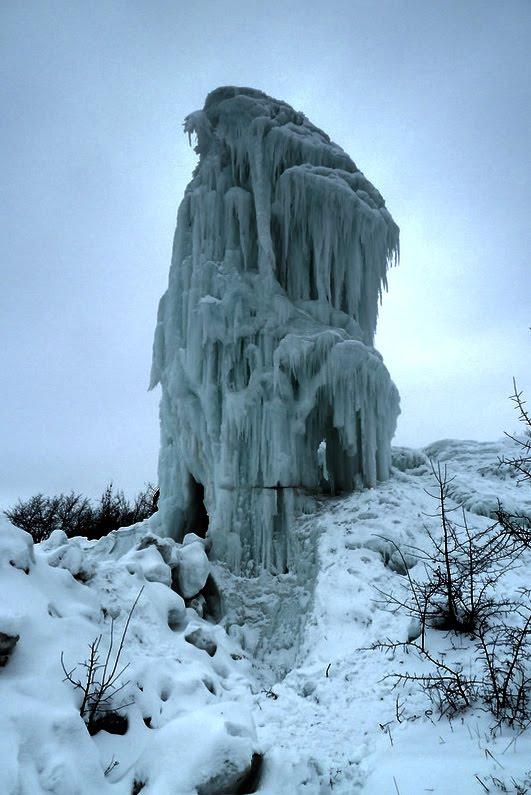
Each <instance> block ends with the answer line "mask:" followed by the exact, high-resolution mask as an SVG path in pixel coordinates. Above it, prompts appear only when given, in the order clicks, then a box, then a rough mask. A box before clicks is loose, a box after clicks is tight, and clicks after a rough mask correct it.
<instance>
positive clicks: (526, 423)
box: [500, 379, 531, 483]
mask: <svg viewBox="0 0 531 795" xmlns="http://www.w3.org/2000/svg"><path fill="white" fill-rule="evenodd" d="M510 400H512V402H513V403H514V407H515V409H516V411H517V412H518V420H519V421H520V422H521V423H522V425H523V433H522V435H521V436H516V435H514V434H511V433H507V431H506V432H505V435H506V436H507V437H508V438H509V439H512V440H513V442H514V443H515V444H516V446H517V450H518V454H517V455H515V456H513V457H512V458H506V457H503V458H501V459H500V463H501V464H505V465H506V466H509V467H511V469H513V470H514V472H516V474H517V475H518V478H519V482H520V483H522V482H524V481H529V480H531V414H529V411H528V409H527V403H526V400H525V398H524V395H523V392H522V391H520V390H519V389H518V387H517V384H516V381H515V380H514V379H513V393H512V395H511V396H510Z"/></svg>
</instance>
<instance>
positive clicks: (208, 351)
mask: <svg viewBox="0 0 531 795" xmlns="http://www.w3.org/2000/svg"><path fill="white" fill-rule="evenodd" d="M186 130H187V131H188V133H189V134H190V135H192V134H195V135H196V137H197V147H196V151H197V152H198V154H199V156H200V159H199V164H198V166H197V168H196V170H195V172H194V176H193V179H192V181H191V182H190V184H189V185H188V187H187V189H186V192H185V195H184V198H183V201H182V203H181V206H180V208H179V212H178V218H177V230H176V235H175V242H174V250H173V258H172V266H171V271H170V277H169V286H168V290H167V292H166V293H165V295H164V296H163V297H162V299H161V302H160V307H159V314H158V321H157V328H156V332H155V341H154V352H153V368H152V379H151V384H152V386H154V385H156V384H157V383H158V382H160V383H161V385H162V401H161V453H160V459H159V481H160V488H161V501H160V510H161V515H162V520H163V527H164V531H165V532H166V533H168V534H169V535H172V536H174V537H176V538H180V537H181V536H182V534H183V533H184V532H186V530H187V529H189V528H190V527H191V523H193V516H192V515H193V511H194V508H193V506H194V503H195V502H197V500H198V497H199V499H201V498H202V497H203V496H204V502H205V506H206V510H207V511H208V515H209V517H210V527H209V536H210V537H211V538H212V540H213V545H214V554H215V555H216V556H217V557H218V558H220V559H221V560H224V561H226V562H227V563H228V564H229V565H230V566H231V568H232V569H233V570H234V571H236V572H238V571H248V570H249V567H251V568H252V569H254V571H255V573H256V572H258V571H260V570H261V569H264V568H265V569H268V570H270V571H273V572H283V571H285V570H287V569H290V568H291V567H292V566H293V565H294V561H295V559H296V549H295V548H294V546H293V544H294V541H293V539H292V538H291V537H290V534H289V531H288V528H289V526H290V524H291V521H292V518H293V516H294V515H295V514H296V513H297V512H300V511H301V510H304V509H305V507H306V506H307V502H308V500H307V496H306V495H307V494H308V493H310V494H313V493H315V492H319V491H325V492H326V491H328V492H332V493H334V491H335V490H344V489H347V490H351V489H353V488H358V487H360V486H363V485H365V486H373V485H375V483H376V482H377V481H378V480H385V478H386V477H388V475H389V471H390V440H391V437H392V435H393V433H394V429H395V424H396V417H397V414H398V393H397V391H396V388H395V386H394V384H393V383H392V382H391V380H390V378H389V374H388V372H387V370H386V368H385V366H384V364H383V362H382V359H381V356H380V355H379V354H378V353H377V351H375V350H374V348H373V347H372V342H373V337H374V331H375V327H376V318H377V311H378V302H379V298H380V297H381V294H382V290H383V289H385V286H386V270H387V267H388V266H389V265H390V264H391V263H392V262H394V261H396V258H397V255H398V227H397V226H396V224H395V223H394V222H393V220H392V218H391V216H390V215H389V213H388V211H387V210H386V208H385V204H384V201H383V199H382V197H381V196H380V194H379V193H378V191H377V190H376V189H375V188H374V187H373V186H372V185H371V184H370V183H369V182H368V180H367V179H366V178H365V177H364V176H363V174H362V173H361V172H360V171H359V170H358V169H357V167H356V166H355V164H354V163H353V161H352V160H351V159H350V158H349V157H348V155H347V154H346V153H345V152H343V150H342V149H340V147H338V146H337V145H336V144H333V143H331V142H330V140H329V138H328V136H327V135H326V134H325V133H323V132H322V131H321V130H318V129H317V128H316V127H315V126H314V125H312V124H311V123H310V122H309V121H308V120H307V119H306V118H305V117H304V116H303V115H302V114H301V113H297V112H296V111H294V110H293V109H292V108H290V107H289V106H288V105H286V104H285V103H283V102H279V101H277V100H274V99H272V98H270V97H267V96H266V95H265V94H263V93H262V92H259V91H255V90H253V89H247V88H245V89H244V88H234V87H228V88H221V89H218V90H217V91H214V92H212V93H211V94H210V95H209V96H208V97H207V100H206V103H205V107H204V108H203V110H201V111H197V112H196V113H193V114H191V115H190V116H189V117H188V119H187V120H186ZM321 444H323V447H322V449H323V450H324V451H325V454H324V455H325V463H326V466H325V467H323V466H322V462H321V461H320V458H319V455H318V450H319V447H320V445H321Z"/></svg>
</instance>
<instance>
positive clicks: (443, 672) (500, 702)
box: [372, 592, 531, 729]
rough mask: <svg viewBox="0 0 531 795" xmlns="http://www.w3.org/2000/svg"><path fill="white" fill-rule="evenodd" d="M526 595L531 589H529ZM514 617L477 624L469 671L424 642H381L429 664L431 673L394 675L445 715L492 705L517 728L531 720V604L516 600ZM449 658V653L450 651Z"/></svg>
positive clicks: (384, 647)
mask: <svg viewBox="0 0 531 795" xmlns="http://www.w3.org/2000/svg"><path fill="white" fill-rule="evenodd" d="M525 597H526V600H527V601H528V599H529V593H528V592H526V593H525ZM513 621H514V623H512V624H509V623H508V622H507V621H502V622H499V623H497V624H495V625H490V624H488V623H487V622H481V623H480V624H479V625H478V626H477V628H476V635H475V640H474V644H473V647H472V651H473V657H474V659H473V664H471V666H470V670H469V671H466V672H465V670H464V668H463V665H462V664H460V663H453V662H451V661H449V660H447V659H443V655H437V654H434V653H432V652H430V651H428V650H427V649H426V646H425V645H424V646H420V645H418V643H410V644H404V643H393V642H391V641H388V642H385V643H377V644H375V645H374V646H373V647H372V648H373V649H378V650H384V651H390V650H393V651H394V650H398V649H401V650H405V651H407V652H408V653H409V652H414V653H415V654H416V655H417V656H418V657H419V658H420V659H421V660H423V661H425V662H427V663H428V664H429V668H430V670H429V672H428V673H425V674H424V673H421V674H419V673H410V672H405V673H400V674H390V675H389V678H391V679H393V680H394V681H395V683H396V684H397V685H398V684H408V683H416V684H418V685H420V687H422V689H423V690H424V691H425V692H426V693H427V695H428V696H429V698H430V700H431V701H432V702H433V704H434V705H435V706H436V708H437V710H438V712H439V713H440V714H441V715H446V716H448V717H454V716H455V715H457V714H459V713H461V712H463V711H464V710H466V709H468V708H469V707H471V706H476V707H479V708H483V709H486V710H488V711H489V712H490V713H491V714H492V715H493V716H494V718H495V719H496V723H497V725H498V724H501V723H504V724H507V725H509V726H515V727H517V728H521V729H523V728H526V727H527V726H529V725H530V724H531V609H530V608H529V607H528V606H527V605H526V604H524V603H515V604H514V605H513ZM444 658H446V655H444Z"/></svg>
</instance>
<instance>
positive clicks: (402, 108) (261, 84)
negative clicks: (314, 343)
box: [0, 0, 531, 504]
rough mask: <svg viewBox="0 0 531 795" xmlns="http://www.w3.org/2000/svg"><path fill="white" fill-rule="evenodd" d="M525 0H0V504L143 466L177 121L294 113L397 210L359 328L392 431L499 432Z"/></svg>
mask: <svg viewBox="0 0 531 795" xmlns="http://www.w3.org/2000/svg"><path fill="white" fill-rule="evenodd" d="M530 40H531V2H530V0H505V1H504V2H501V1H498V0H444V1H443V0H441V1H440V2H438V1H437V0H434V1H433V2H432V0H401V1H399V0H397V1H396V2H391V0H372V1H369V0H367V1H366V2H361V1H360V0H350V1H349V2H342V0H328V2H326V3H323V2H314V0H304V2H303V0H298V1H296V2H289V0H284V1H283V2H279V1H278V0H268V2H253V0H239V2H235V1H234V0H227V1H226V2H224V1H223V0H217V1H216V2H213V1H212V0H206V1H204V2H201V0H199V1H198V2H190V0H186V2H181V1H180V0H97V1H96V2H94V1H93V0H90V2H89V0H86V1H85V2H80V1H79V0H64V2H59V1H57V2H48V1H47V0H34V2H25V0H3V2H1V4H0V59H1V75H2V80H1V97H0V101H1V107H2V111H3V114H2V115H3V122H2V125H1V129H0V152H1V157H2V176H3V179H2V182H3V185H2V200H3V208H2V213H1V218H0V246H1V254H0V267H1V275H2V280H1V289H0V334H1V350H0V382H1V383H0V435H1V440H0V504H1V503H4V504H5V503H6V502H9V501H11V500H12V499H14V498H16V497H17V496H18V495H29V494H31V493H35V492H37V491H44V492H53V491H59V490H70V489H79V490H82V491H85V492H87V493H89V494H96V493H98V492H99V491H100V490H101V489H102V487H103V485H104V484H105V483H106V482H107V481H108V480H109V479H111V478H112V479H113V480H114V481H115V483H116V484H117V485H120V486H122V487H124V488H125V489H126V491H128V492H133V491H135V490H137V489H139V488H141V487H142V485H143V483H144V482H145V481H147V480H154V479H155V477H156V458H157V451H158V400H159V395H158V391H157V392H156V393H151V394H148V393H147V392H146V387H147V382H148V375H149V367H150V357H151V342H152V333H153V329H154V324H155V316H156V309H157V303H158V299H159V297H160V295H161V294H162V292H163V291H164V289H165V286H166V282H167V274H168V268H169V260H170V252H171V243H172V236H173V230H174V223H175V216H176V210H177V206H178V202H179V201H180V197H181V195H182V192H183V190H184V187H185V185H186V183H187V181H188V180H189V177H190V173H191V170H192V168H193V166H194V163H195V155H194V153H193V151H192V150H191V149H190V148H189V147H188V142H187V139H186V137H185V136H184V135H183V134H182V127H181V124H182V120H183V118H184V116H185V115H186V114H187V113H189V112H190V111H193V110H195V109H197V108H199V107H201V106H202V104H203V101H204V98H205V95H206V94H207V93H208V92H209V91H210V90H212V89H214V88H216V87H217V86H220V85H226V84H236V85H248V86H253V87H256V88H260V89H262V90H264V91H266V92H267V93H269V94H271V95H273V96H276V97H278V98H280V99H284V100H286V101H287V102H289V103H290V104H292V105H293V106H294V107H295V108H297V109H298V110H302V111H303V112H304V113H305V114H306V115H307V116H308V117H309V118H310V119H311V120H312V121H313V122H314V123H315V124H317V125H318V126H320V127H322V128H323V129H325V130H326V131H327V132H328V133H329V135H330V136H331V137H332V138H333V139H334V140H335V141H336V142H337V143H339V144H340V145H341V146H342V147H343V148H344V149H346V151H347V152H348V153H349V154H350V155H351V156H352V157H353V158H354V160H355V161H356V163H357V164H358V166H359V167H360V168H361V169H362V170H363V171H364V172H365V173H366V175H367V176H368V177H369V179H370V180H371V181H372V182H374V184H375V185H376V186H377V187H378V189H379V190H380V191H381V192H382V194H383V195H384V197H385V199H386V201H387V205H388V207H389V209H390V211H391V213H392V214H393V216H394V218H395V220H396V221H397V222H398V224H399V225H400V228H401V265H400V267H399V268H398V269H396V270H395V271H394V272H393V273H392V274H391V277H390V292H389V294H388V295H387V296H386V297H385V299H384V303H383V306H382V309H381V315H380V318H381V319H380V327H379V332H378V335H377V346H378V347H379V349H380V351H381V352H382V353H383V355H384V358H385V361H386V363H387V365H388V367H389V369H390V371H391V374H392V376H393V378H394V380H395V381H396V383H397V385H398V388H399V390H400V392H401V395H402V416H401V418H400V420H399V427H398V432H397V436H396V442H397V443H400V444H409V445H413V446H420V445H423V444H427V443H429V442H430V441H434V440H435V439H438V438H442V437H449V436H455V437H467V438H476V439H491V438H497V437H499V436H500V435H501V434H502V431H503V429H504V428H508V427H511V426H512V424H513V416H512V412H511V408H510V405H509V403H508V401H507V399H506V398H507V395H508V394H509V392H510V388H511V378H512V376H513V375H517V376H519V379H520V382H521V384H522V386H526V387H529V386H530V385H531V375H530V368H529V360H530V356H529V354H530V351H531V334H530V333H529V331H528V327H529V325H530V323H531V311H530V309H531V289H530V283H531V280H530V276H529V273H530V269H529V252H530V250H531V246H530V243H531V241H530V232H529V225H530V224H529V222H530V218H531V194H530V161H531V157H530V152H531V130H530V120H531V89H530V86H531V67H530V63H531V62H530V58H529V47H530Z"/></svg>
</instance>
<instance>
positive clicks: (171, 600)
mask: <svg viewBox="0 0 531 795" xmlns="http://www.w3.org/2000/svg"><path fill="white" fill-rule="evenodd" d="M504 444H506V443H502V442H500V443H497V444H491V445H489V444H480V443H474V442H456V441H444V442H438V443H437V444H435V445H431V446H430V447H429V448H427V449H426V450H425V451H411V450H405V449H395V451H394V463H395V468H394V469H393V473H392V477H391V479H390V480H389V481H388V482H386V483H384V484H380V485H379V486H378V487H377V488H374V489H369V490H366V491H363V492H357V493H354V494H351V495H346V496H343V497H341V498H335V499H332V498H329V499H322V500H321V501H320V504H319V505H318V506H317V508H316V510H315V511H314V513H312V514H310V515H307V516H304V517H301V519H300V520H299V521H298V522H297V524H296V526H295V527H294V528H292V529H293V532H294V533H295V535H296V539H297V544H298V548H299V551H300V554H299V556H298V560H297V564H296V566H295V567H294V569H293V570H292V571H291V572H290V573H289V574H278V575H274V574H271V573H269V572H263V573H262V574H261V575H260V576H259V577H252V578H247V577H243V576H236V575H235V574H234V573H232V572H231V571H230V570H229V568H228V567H226V566H224V565H222V564H220V563H219V562H218V563H208V562H206V559H205V556H204V554H203V542H201V541H199V540H197V538H194V537H189V538H187V539H186V544H185V545H184V546H183V545H180V544H176V543H175V542H173V541H171V540H168V539H164V540H161V539H158V540H157V539H156V538H155V537H154V536H152V535H150V534H149V533H150V531H152V530H153V531H156V529H157V526H156V522H157V520H156V518H153V519H152V520H149V521H148V522H147V523H144V524H143V525H138V526H135V527H133V528H128V529H125V530H121V531H118V532H116V533H113V534H111V535H109V536H108V537H106V538H105V539H103V540H102V541H100V542H96V543H88V542H85V541H82V540H74V541H70V542H66V541H65V539H64V537H61V536H57V535H55V536H54V537H53V538H51V539H50V541H49V542H46V543H45V544H42V545H39V546H37V547H32V545H31V544H29V543H28V538H27V536H25V535H24V534H23V533H22V532H20V531H18V530H14V529H13V528H11V527H10V526H7V525H3V526H2V528H1V530H0V633H4V635H9V636H10V637H14V636H16V635H19V640H18V642H17V643H16V645H15V647H14V649H13V650H12V651H11V653H10V654H9V655H8V659H7V662H6V665H5V666H4V667H1V668H0V737H1V738H2V743H1V745H0V792H1V793H6V795H33V793H35V794H36V795H40V793H57V794H58V795H66V794H67V793H68V795H74V793H79V795H85V793H86V795H96V793H107V792H108V793H113V792H114V793H116V794H117V795H131V793H138V792H142V793H145V795H217V794H218V793H219V795H221V793H234V795H235V794H236V793H238V792H253V791H256V792H259V793H262V795H279V793H283V795H297V793H302V795H304V794H305V793H306V794H307V795H318V794H319V795H324V794H325V793H332V795H337V793H339V795H355V793H364V794H365V795H387V793H389V795H391V794H392V793H395V795H396V793H400V795H420V793H425V792H434V793H438V795H450V794H451V795H455V793H478V794H479V793H482V792H485V786H487V787H489V788H490V789H489V791H491V792H498V791H500V792H503V791H507V792H514V793H516V792H517V790H516V788H515V786H514V785H512V784H511V777H514V779H515V780H517V781H520V782H523V781H524V780H525V774H526V771H528V770H529V769H531V736H530V735H529V733H528V732H527V733H526V732H524V733H523V734H521V735H520V736H518V732H517V731H512V730H509V729H507V728H503V729H501V730H498V731H495V732H494V733H493V732H492V731H491V728H492V725H493V722H494V721H493V720H492V718H491V717H490V716H489V715H488V714H486V713H484V712H482V711H480V710H479V709H472V710H470V711H468V712H466V713H464V714H463V715H462V716H459V717H458V718H455V719H453V720H452V721H449V720H447V719H439V718H438V716H437V714H436V712H435V711H434V709H433V706H432V705H431V704H430V703H429V702H428V701H427V699H426V696H425V695H424V694H423V693H422V692H421V691H420V690H419V689H417V688H416V687H408V688H405V689H399V690H393V687H392V682H391V681H390V680H386V679H385V677H386V675H388V674H393V673H396V672H397V670H398V671H402V670H405V669H406V668H411V669H412V670H420V668H419V667H418V666H420V665H421V663H419V662H418V661H417V660H415V658H414V656H413V655H405V654H404V655H400V654H398V653H396V654H395V655H394V656H393V655H386V654H385V653H382V652H379V651H374V650H372V649H370V646H371V645H372V644H373V643H374V642H376V641H380V640H384V639H386V638H390V639H392V640H406V639H407V637H408V632H409V618H408V617H407V616H406V615H404V614H403V613H401V612H400V611H399V612H396V613H391V612H389V611H388V610H385V609H384V606H383V605H382V603H381V597H380V593H379V592H380V591H386V592H388V591H393V590H395V589H400V588H402V587H403V583H404V579H405V578H404V576H403V571H402V569H401V560H400V557H399V556H398V555H397V554H396V550H395V547H394V546H393V543H391V542H394V543H395V544H396V545H398V546H399V547H400V549H401V550H403V551H404V554H407V548H408V545H414V546H419V545H420V546H422V545H423V544H424V543H425V542H426V538H427V535H426V527H427V528H428V529H430V530H432V531H433V532H436V531H437V520H436V519H434V518H433V517H430V516H429V514H433V513H434V503H433V500H432V498H431V497H429V495H428V494H426V491H425V490H426V489H431V486H432V476H431V474H430V468H429V466H428V461H427V458H426V455H427V454H428V453H429V455H430V456H433V457H435V456H437V457H438V458H439V460H443V461H444V462H446V463H447V465H448V467H449V471H450V474H452V475H455V480H454V481H453V483H452V488H453V489H454V493H455V495H456V496H457V497H459V498H460V499H463V500H464V501H465V503H466V505H467V519H468V522H469V524H470V526H471V527H472V526H473V527H484V526H486V525H487V524H488V523H489V521H490V519H489V518H488V515H489V514H490V513H491V512H492V510H493V509H494V508H495V507H496V504H497V498H498V497H499V498H500V499H501V500H502V501H503V502H504V503H505V504H506V505H508V506H511V507H512V508H513V509H514V508H518V509H519V510H520V511H521V512H524V513H528V514H529V513H531V493H530V491H531V490H530V489H529V488H526V487H525V486H524V485H522V486H518V485H517V483H516V480H515V479H513V478H510V477H508V476H507V474H506V471H504V470H503V469H500V468H499V467H498V465H497V457H498V455H500V454H501V453H502V452H503V450H504ZM187 550H188V551H187ZM412 562H413V560H412ZM530 566H531V561H530V560H529V558H528V557H527V558H526V557H523V558H521V559H520V566H519V568H516V569H515V570H514V571H512V572H510V573H509V574H508V575H507V576H506V577H505V578H504V580H503V582H502V583H500V586H499V587H500V588H501V589H503V592H504V594H510V593H514V592H515V591H516V590H517V589H518V588H519V587H520V586H522V585H528V581H529V570H530ZM414 571H415V569H414V568H413V569H412V572H414ZM401 572H402V573H401ZM207 576H209V580H208V584H206V583H205V580H206V579H207ZM213 580H215V582H216V583H217V585H218V587H219V589H220V591H221V596H220V598H218V596H217V592H216V588H215V587H214V585H213ZM142 586H143V587H144V590H143V591H142V594H141V596H140V599H139V601H138V604H137V606H136V608H135V611H134V612H133V615H132V618H131V623H130V627H129V630H128V633H127V636H126V642H125V645H124V652H123V663H124V664H126V663H130V666H129V668H128V669H127V670H126V671H125V672H124V675H123V677H122V680H123V681H124V682H125V681H128V684H127V686H126V687H125V688H124V689H123V691H120V693H118V694H117V696H116V699H117V701H116V706H118V707H119V706H120V704H128V706H124V707H123V708H122V709H119V712H121V713H122V715H125V716H126V717H127V720H128V726H127V731H126V733H125V734H123V735H117V734H111V733H108V732H107V731H104V730H102V731H99V732H98V733H97V734H95V735H94V736H90V734H89V732H88V731H87V729H86V727H85V725H84V723H83V721H82V719H81V717H80V716H79V712H78V708H79V703H80V698H79V694H78V693H76V692H75V691H74V690H73V688H72V686H71V685H70V684H69V683H68V682H65V681H63V679H64V672H63V670H62V668H61V663H60V658H61V652H63V657H64V661H65V665H66V666H67V670H70V669H71V668H72V667H74V666H75V665H76V664H79V662H82V661H83V660H86V659H87V651H88V644H89V643H90V642H91V641H92V640H93V639H94V638H95V637H97V636H98V635H100V634H101V635H102V648H103V649H104V650H105V651H106V649H107V644H108V640H109V631H110V622H111V617H113V616H114V617H115V638H119V636H120V633H121V631H122V629H123V626H124V621H125V620H126V618H127V615H128V613H129V611H130V609H131V606H132V604H133V603H134V600H135V599H136V597H137V596H138V593H139V591H140V589H141V588H142ZM194 591H197V592H199V591H200V592H201V594H202V596H201V597H199V598H194ZM179 592H181V593H185V596H186V601H187V604H188V605H190V606H188V607H186V605H185V603H184V601H183V598H182V596H181V595H179ZM192 605H194V606H195V609H194V607H192ZM201 612H204V613H205V617H204V618H202V617H201V616H200V613H201ZM187 638H188V640H187ZM428 643H429V644H431V646H430V648H433V649H436V650H437V651H438V652H441V651H448V653H449V654H454V655H457V656H458V658H459V659H461V661H462V662H463V664H465V665H467V664H468V660H469V657H470V644H469V643H468V642H467V641H466V639H465V640H463V641H462V642H461V644H460V647H459V648H458V649H457V651H456V650H455V649H454V650H452V649H451V639H450V638H449V636H447V635H446V634H445V633H442V632H435V631H433V632H431V633H430V634H429V635H428ZM209 652H210V653H209ZM211 653H212V656H211ZM79 670H80V669H79V665H78V671H79ZM397 697H398V702H397ZM260 755H263V763H262V765H260V758H261V757H260ZM113 761H115V762H118V763H119V764H118V765H117V766H115V767H114V768H113V769H111V770H110V771H109V772H108V773H107V775H105V770H106V769H107V768H109V767H111V766H112V765H111V763H112V762H113ZM492 777H494V779H498V781H499V782H503V783H504V786H506V790H503V789H501V788H500V787H501V785H497V784H496V783H495V782H494V780H493V778H492ZM135 782H136V783H135ZM141 784H143V785H144V788H143V789H141V790H140V789H139V788H140V785H141ZM496 787H498V789H496ZM511 787H512V788H511Z"/></svg>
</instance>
